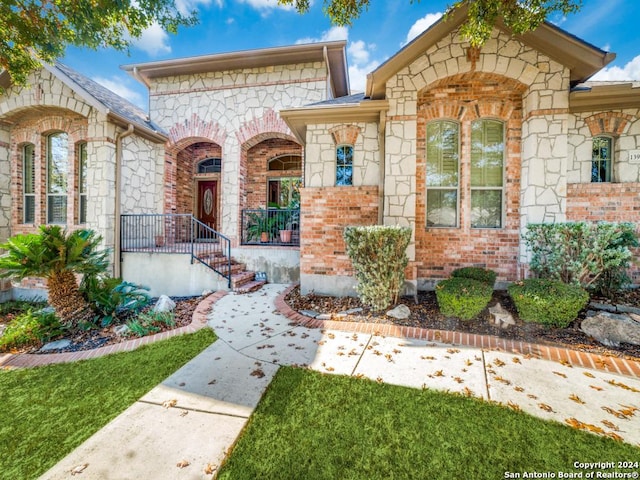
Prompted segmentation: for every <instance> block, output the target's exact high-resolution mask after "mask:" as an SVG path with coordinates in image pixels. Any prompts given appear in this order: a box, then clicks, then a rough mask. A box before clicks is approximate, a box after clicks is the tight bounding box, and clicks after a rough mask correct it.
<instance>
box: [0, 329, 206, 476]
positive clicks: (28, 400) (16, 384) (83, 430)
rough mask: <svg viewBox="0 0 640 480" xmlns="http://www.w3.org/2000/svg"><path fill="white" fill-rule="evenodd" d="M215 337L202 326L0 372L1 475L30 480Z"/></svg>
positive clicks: (108, 447)
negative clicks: (127, 348) (111, 350)
mask: <svg viewBox="0 0 640 480" xmlns="http://www.w3.org/2000/svg"><path fill="white" fill-rule="evenodd" d="M215 338H216V337H215V334H214V333H213V332H212V331H211V330H209V329H203V330H200V331H198V332H196V333H194V334H191V335H181V336H178V337H174V338H171V339H169V340H165V341H162V342H157V343H153V344H150V345H147V346H144V347H141V348H139V349H137V350H135V351H133V352H127V353H118V354H114V355H109V356H106V357H102V358H97V359H94V360H87V361H83V362H76V363H69V364H61V365H50V366H45V367H39V368H33V369H21V370H5V371H0V405H1V408H0V452H2V454H0V478H1V479H12V480H13V479H30V478H37V477H38V476H39V475H41V474H43V473H44V472H45V471H46V470H48V469H49V468H51V467H52V466H53V465H54V464H55V463H56V462H58V461H59V460H61V459H62V458H63V457H64V456H65V455H67V454H68V453H69V452H71V451H72V450H73V449H74V448H75V447H77V446H78V445H79V444H81V443H82V442H83V441H84V440H86V439H87V438H89V437H90V436H91V435H92V434H93V433H95V432H96V431H97V430H99V429H100V428H101V427H102V426H104V425H105V424H107V423H108V422H109V421H110V420H112V419H113V418H115V417H116V416H117V415H118V414H120V413H121V412H122V411H124V410H125V409H126V408H127V407H129V406H130V405H131V404H132V403H134V402H135V401H136V400H137V399H138V398H140V397H141V396H142V395H144V394H145V393H146V392H148V391H149V390H150V389H151V388H153V387H154V386H155V385H157V384H158V383H160V382H161V381H162V380H164V379H165V378H166V377H168V376H169V375H170V374H171V373H173V372H175V371H176V370H177V369H178V368H179V367H181V366H182V365H184V364H185V363H186V362H187V361H189V360H190V359H191V358H193V357H194V356H196V355H197V354H198V353H199V352H200V351H202V350H203V349H204V348H206V347H207V346H208V345H209V344H211V343H212V342H213V341H214V340H215ZM104 448H105V449H114V448H119V447H118V445H105V446H104Z"/></svg>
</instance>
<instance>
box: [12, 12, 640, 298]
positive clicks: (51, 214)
mask: <svg viewBox="0 0 640 480" xmlns="http://www.w3.org/2000/svg"><path fill="white" fill-rule="evenodd" d="M464 15H465V12H464V11H462V10H461V11H458V12H457V13H456V14H455V15H452V16H451V17H450V18H449V19H447V20H446V21H445V20H441V21H439V22H438V23H436V24H435V25H433V26H432V27H431V28H430V29H428V30H427V31H425V32H424V33H423V34H422V35H421V36H419V37H417V38H416V39H415V40H414V41H412V42H411V43H410V44H408V45H407V46H405V47H404V48H403V49H402V50H400V51H399V52H398V53H397V54H396V55H395V56H393V57H391V58H390V59H389V60H387V62H385V63H384V64H383V65H381V66H380V67H378V68H377V69H376V70H375V71H373V72H371V73H370V74H369V76H368V80H367V87H366V91H365V92H364V93H362V94H352V95H349V80H348V74H347V68H346V54H345V48H346V44H345V42H324V43H318V44H310V45H295V46H291V47H279V48H271V49H262V50H254V51H245V52H235V53H229V54H217V55H209V56H203V57H193V58H185V59H177V60H169V61H160V62H152V63H144V64H137V65H127V66H125V67H123V68H124V69H125V70H126V71H127V72H128V73H130V74H131V75H132V76H133V77H135V78H136V79H138V80H139V81H141V82H143V83H144V84H145V85H146V86H147V87H148V88H149V104H150V109H149V115H148V117H147V115H146V114H145V113H144V112H142V111H140V110H139V109H137V108H136V107H134V106H132V105H130V104H128V103H127V102H126V101H124V100H122V99H119V98H118V97H117V96H116V95H114V94H112V93H110V92H108V91H106V89H104V88H102V87H100V86H99V85H96V84H95V83H94V82H92V81H91V80H89V79H87V78H86V77H83V76H82V75H80V74H78V73H77V72H73V71H72V70H71V69H68V67H65V66H63V65H60V64H58V65H55V66H52V67H44V68H43V69H42V70H40V71H39V72H36V73H35V74H34V75H33V76H32V78H31V80H30V86H29V87H27V88H24V89H17V88H15V87H12V86H11V85H10V82H9V79H7V78H6V75H5V76H4V77H0V82H2V85H3V86H5V87H7V90H6V93H5V94H4V95H3V96H1V97H0V194H1V195H2V197H1V200H0V207H1V208H0V240H4V239H5V238H7V237H8V236H9V235H14V234H16V233H22V232H29V231H34V230H35V229H36V227H37V225H40V224H45V223H60V224H65V225H66V226H67V227H68V228H80V227H87V228H93V229H95V230H97V231H98V232H99V233H101V234H102V235H103V237H104V242H105V246H107V247H110V248H112V249H113V255H114V256H113V264H114V274H116V275H123V277H124V278H125V279H127V280H131V281H136V282H138V283H142V284H147V285H150V286H151V287H152V290H153V291H154V292H155V293H158V292H159V293H162V292H169V293H173V294H186V293H200V291H202V290H203V289H205V288H208V289H217V288H228V287H229V286H233V285H232V282H231V277H234V278H236V279H238V278H240V277H242V278H246V279H248V280H251V279H253V272H254V271H264V272H266V274H267V278H268V280H269V281H274V282H295V281H300V283H301V287H302V290H303V292H309V291H315V292H317V293H326V294H335V295H345V294H352V293H353V288H352V287H353V285H354V280H353V277H352V269H351V264H350V261H349V259H348V257H347V255H346V252H345V246H344V242H343V240H342V232H343V230H344V227H345V226H347V225H374V224H386V225H396V224H398V225H406V226H410V227H411V228H412V230H413V236H412V241H411V244H410V246H409V249H408V252H407V253H408V256H409V260H410V263H409V267H408V268H407V271H406V272H405V273H406V278H407V289H408V290H409V291H410V290H415V289H428V288H432V287H433V285H434V282H436V281H438V280H439V279H442V278H446V277H447V276H448V275H449V274H450V272H451V271H452V270H453V269H455V268H459V267H463V266H483V267H486V268H490V269H492V270H495V271H496V272H497V273H498V280H499V281H502V282H510V281H515V280H518V279H521V278H523V277H525V276H527V275H528V268H527V263H528V255H527V251H526V248H525V245H524V243H523V241H522V235H523V233H524V232H525V230H526V227H527V225H528V224H529V223H536V222H563V221H570V220H582V219H585V220H589V221H599V220H606V221H632V222H640V90H639V89H638V88H637V87H638V86H640V85H638V84H636V83H633V82H627V83H612V82H602V83H599V82H588V79H589V78H590V77H591V76H592V75H594V74H595V73H597V72H598V71H599V70H600V69H602V68H603V67H604V66H606V65H607V64H608V63H609V62H610V61H611V60H612V59H613V58H614V55H612V54H610V53H606V52H603V51H601V50H600V49H598V48H596V47H593V46H591V45H589V44H587V43H585V42H583V41H581V40H580V39H577V38H576V37H573V36H572V35H570V34H568V33H566V32H564V31H562V30H560V29H558V28H556V27H553V26H551V25H549V24H544V25H542V26H541V27H539V28H538V29H537V30H536V31H535V32H532V33H528V34H526V35H523V36H518V37H514V36H512V35H510V34H509V32H508V31H506V29H504V28H502V27H501V26H500V25H498V26H497V27H496V28H495V29H494V31H493V34H492V36H491V38H490V39H489V41H488V42H487V43H486V44H485V45H484V46H483V47H482V48H481V49H479V50H478V49H474V48H471V47H470V46H469V44H468V43H467V42H465V41H463V40H462V39H461V38H460V36H459V34H458V29H459V26H460V24H461V22H462V20H463V18H464ZM287 232H288V233H287ZM185 245H186V246H185ZM184 253H190V255H184ZM194 259H195V260H194ZM208 267H214V268H215V271H212V270H210V269H209V268H208ZM216 272H217V273H216ZM220 274H222V275H227V277H228V278H226V279H225V278H222V277H221V276H220ZM632 274H633V278H634V281H635V282H636V283H638V282H640V272H639V270H638V268H637V267H636V268H635V269H634V270H633V271H632ZM23 286H27V285H23ZM161 291H162V292H161Z"/></svg>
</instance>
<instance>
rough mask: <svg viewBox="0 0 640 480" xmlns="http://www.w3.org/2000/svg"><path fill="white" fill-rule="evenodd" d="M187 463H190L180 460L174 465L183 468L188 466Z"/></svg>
mask: <svg viewBox="0 0 640 480" xmlns="http://www.w3.org/2000/svg"><path fill="white" fill-rule="evenodd" d="M189 465H191V464H190V463H189V462H188V461H187V460H181V461H179V462H178V463H177V464H176V467H178V468H184V467H188V466H189Z"/></svg>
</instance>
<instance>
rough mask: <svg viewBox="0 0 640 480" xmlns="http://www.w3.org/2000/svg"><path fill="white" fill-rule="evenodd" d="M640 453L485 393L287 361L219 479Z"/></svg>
mask: <svg viewBox="0 0 640 480" xmlns="http://www.w3.org/2000/svg"><path fill="white" fill-rule="evenodd" d="M639 456H640V450H639V449H638V448H636V447H634V446H631V445H628V444H623V443H618V442H615V441H613V440H611V439H607V438H602V437H597V436H595V435H592V434H589V433H586V432H581V431H577V430H574V429H572V428H570V427H566V426H564V425H561V424H559V423H554V422H546V421H543V420H540V419H537V418H535V417H532V416H530V415H527V414H525V413H522V412H515V411H512V410H510V409H507V408H504V407H500V406H497V405H494V404H490V403H488V402H484V401H481V400H478V399H473V398H465V397H462V396H456V395H453V394H447V393H442V392H436V391H432V390H422V391H421V390H415V389H410V388H404V387H397V386H393V385H385V384H378V383H375V382H371V381H368V380H363V379H357V378H353V377H340V376H330V375H322V374H319V373H317V372H312V371H308V370H303V369H296V368H292V367H283V368H281V369H280V370H279V372H278V374H277V375H276V378H275V379H274V381H273V382H272V383H271V385H270V386H269V388H268V389H267V392H266V394H265V396H264V398H263V399H262V401H261V403H260V404H259V406H258V408H257V409H256V411H255V413H254V415H253V416H252V418H251V420H250V422H249V424H248V426H247V428H246V430H245V431H244V433H243V435H242V437H241V439H240V440H239V441H238V443H237V444H236V446H235V448H234V450H233V452H232V454H231V456H230V457H229V459H228V461H227V462H226V463H225V465H224V466H223V467H222V469H221V471H220V474H219V477H218V478H220V479H233V480H244V479H247V480H249V479H255V478H268V479H270V480H274V479H287V480H292V479H314V480H315V479H335V478H340V479H358V480H359V479H363V478H366V479H385V480H386V479H414V478H415V479H417V478H428V479H446V480H451V479H458V478H469V479H474V480H484V479H491V480H495V479H499V478H516V477H508V476H506V475H505V472H519V473H520V474H521V475H522V472H556V475H557V472H559V471H563V472H573V471H576V470H574V468H573V464H574V462H576V461H580V462H585V461H590V462H596V461H603V459H606V461H625V460H628V459H631V458H633V459H637V458H639ZM524 478H526V477H524ZM556 478H557V477H556Z"/></svg>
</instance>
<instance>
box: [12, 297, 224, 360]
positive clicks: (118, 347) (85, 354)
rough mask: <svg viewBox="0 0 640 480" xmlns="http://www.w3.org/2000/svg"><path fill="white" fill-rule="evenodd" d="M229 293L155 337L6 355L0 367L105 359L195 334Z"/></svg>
mask: <svg viewBox="0 0 640 480" xmlns="http://www.w3.org/2000/svg"><path fill="white" fill-rule="evenodd" d="M227 293H228V292H226V291H223V290H221V291H218V292H215V293H212V294H211V295H209V296H208V297H207V298H205V299H204V300H202V301H201V302H200V303H199V304H198V306H197V307H196V309H195V310H194V312H193V316H192V318H191V323H190V324H189V325H186V326H184V327H180V328H176V329H174V330H167V331H166V332H161V333H156V334H155V335H148V336H146V337H142V338H136V339H132V340H127V341H125V342H120V343H114V344H113V345H107V346H104V347H100V348H95V349H93V350H82V351H80V352H66V353H49V354H30V353H20V354H17V355H5V356H2V357H0V367H38V366H41V365H48V364H52V363H67V362H75V361H78V360H87V359H89V358H97V357H103V356H104V355H109V354H111V353H117V352H129V351H131V350H135V349H136V348H138V347H140V346H142V345H147V344H149V343H153V342H157V341H160V340H165V339H167V338H171V337H175V336H177V335H183V334H185V333H193V332H196V331H198V330H200V329H201V328H202V327H204V326H205V325H206V324H207V315H208V314H209V312H210V311H211V307H212V306H213V304H214V303H216V302H217V301H218V300H220V299H221V298H222V297H224V296H225V295H226V294H227Z"/></svg>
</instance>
